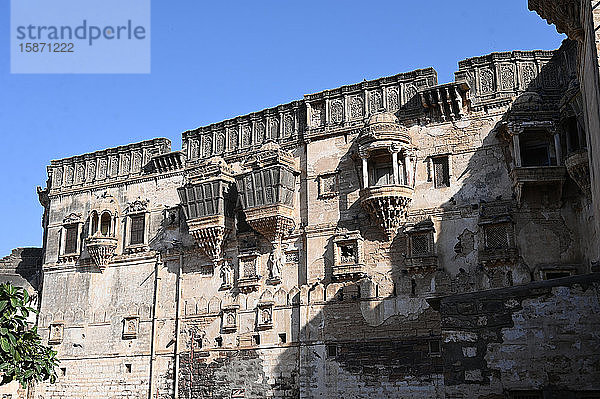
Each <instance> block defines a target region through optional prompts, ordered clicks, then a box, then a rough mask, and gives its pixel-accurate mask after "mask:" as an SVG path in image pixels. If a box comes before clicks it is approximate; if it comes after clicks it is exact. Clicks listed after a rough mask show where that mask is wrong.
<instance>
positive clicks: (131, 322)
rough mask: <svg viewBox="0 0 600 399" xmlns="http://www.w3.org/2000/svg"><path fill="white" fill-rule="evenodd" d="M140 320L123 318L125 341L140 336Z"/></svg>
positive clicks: (130, 317) (128, 317) (129, 317)
mask: <svg viewBox="0 0 600 399" xmlns="http://www.w3.org/2000/svg"><path fill="white" fill-rule="evenodd" d="M139 325H140V318H139V317H138V316H127V317H124V318H123V339H134V338H137V336H138V329H139Z"/></svg>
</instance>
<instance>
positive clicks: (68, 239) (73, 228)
mask: <svg viewBox="0 0 600 399" xmlns="http://www.w3.org/2000/svg"><path fill="white" fill-rule="evenodd" d="M65 230H66V233H65V234H66V236H65V254H72V253H75V252H77V225H76V224H72V225H69V226H66V227H65Z"/></svg>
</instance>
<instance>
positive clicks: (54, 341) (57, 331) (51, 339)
mask: <svg viewBox="0 0 600 399" xmlns="http://www.w3.org/2000/svg"><path fill="white" fill-rule="evenodd" d="M64 331H65V325H64V323H51V324H50V328H49V333H48V334H49V335H48V344H50V345H58V344H60V343H61V342H62V341H63V337H64Z"/></svg>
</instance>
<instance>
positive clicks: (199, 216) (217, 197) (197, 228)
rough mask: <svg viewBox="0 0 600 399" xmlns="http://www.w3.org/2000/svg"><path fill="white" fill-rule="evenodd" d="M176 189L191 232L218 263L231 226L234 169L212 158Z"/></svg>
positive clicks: (232, 221) (233, 201) (192, 172)
mask: <svg viewBox="0 0 600 399" xmlns="http://www.w3.org/2000/svg"><path fill="white" fill-rule="evenodd" d="M177 191H178V194H179V198H180V199H181V206H182V208H183V212H184V214H185V218H186V221H187V224H188V227H189V232H190V234H191V235H192V237H194V239H195V240H196V242H197V243H198V246H199V247H200V249H201V250H202V252H203V253H204V254H205V255H206V256H208V257H209V258H210V259H211V261H212V262H213V263H214V265H215V266H217V265H218V264H219V263H220V262H221V260H222V259H223V245H224V243H225V240H226V239H227V237H228V236H229V233H230V232H231V231H232V229H233V223H234V206H235V201H236V198H237V193H236V190H235V184H234V178H233V171H232V170H231V169H230V168H229V167H228V166H227V164H226V163H225V161H223V159H221V158H211V159H209V160H207V161H205V162H202V163H201V164H199V165H198V166H197V167H196V168H195V169H193V170H191V171H190V172H189V175H188V183H187V184H186V185H185V186H184V187H181V188H178V189H177Z"/></svg>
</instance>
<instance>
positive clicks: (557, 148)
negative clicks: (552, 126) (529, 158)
mask: <svg viewBox="0 0 600 399" xmlns="http://www.w3.org/2000/svg"><path fill="white" fill-rule="evenodd" d="M554 150H555V151H556V165H557V166H560V165H562V146H561V145H560V134H558V132H557V131H555V133H554Z"/></svg>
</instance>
